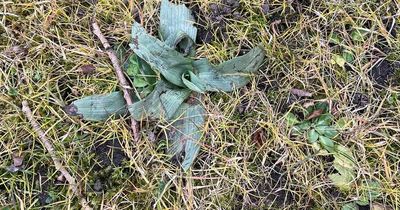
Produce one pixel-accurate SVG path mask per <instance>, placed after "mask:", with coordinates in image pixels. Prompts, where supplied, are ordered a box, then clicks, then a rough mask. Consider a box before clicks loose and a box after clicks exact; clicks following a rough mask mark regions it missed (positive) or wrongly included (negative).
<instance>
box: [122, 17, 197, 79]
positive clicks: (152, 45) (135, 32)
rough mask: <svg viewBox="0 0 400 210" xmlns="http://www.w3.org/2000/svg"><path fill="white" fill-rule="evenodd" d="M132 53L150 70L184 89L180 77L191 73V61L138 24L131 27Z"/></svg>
mask: <svg viewBox="0 0 400 210" xmlns="http://www.w3.org/2000/svg"><path fill="white" fill-rule="evenodd" d="M129 46H130V47H131V49H132V50H133V52H134V53H135V54H136V55H137V56H139V57H140V58H141V59H143V60H144V61H145V62H147V63H148V64H149V65H150V66H151V68H152V69H154V70H158V71H159V72H160V73H161V74H162V75H163V76H164V77H165V79H166V80H167V81H168V82H170V83H172V84H174V85H177V86H180V87H185V84H184V83H183V81H182V75H183V74H184V73H186V72H187V71H193V65H192V60H191V59H189V58H185V57H184V56H183V55H182V54H180V53H179V52H177V51H176V50H174V49H173V48H171V47H169V46H168V45H166V44H165V43H164V42H162V41H160V40H158V39H156V38H154V37H152V36H151V35H149V34H148V33H147V32H146V30H145V29H144V28H143V27H142V26H140V24H138V23H134V24H133V26H132V43H131V44H130V45H129Z"/></svg>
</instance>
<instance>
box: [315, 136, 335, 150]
mask: <svg viewBox="0 0 400 210" xmlns="http://www.w3.org/2000/svg"><path fill="white" fill-rule="evenodd" d="M319 142H320V143H321V145H322V147H323V148H324V149H326V150H328V152H333V151H334V148H335V144H334V142H333V141H332V140H331V139H330V138H327V137H325V136H323V135H319Z"/></svg>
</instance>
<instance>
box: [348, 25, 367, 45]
mask: <svg viewBox="0 0 400 210" xmlns="http://www.w3.org/2000/svg"><path fill="white" fill-rule="evenodd" d="M367 34H368V30H367V29H364V28H356V29H354V30H353V31H352V32H351V35H350V36H351V39H353V41H356V42H364V41H365V39H366V37H367Z"/></svg>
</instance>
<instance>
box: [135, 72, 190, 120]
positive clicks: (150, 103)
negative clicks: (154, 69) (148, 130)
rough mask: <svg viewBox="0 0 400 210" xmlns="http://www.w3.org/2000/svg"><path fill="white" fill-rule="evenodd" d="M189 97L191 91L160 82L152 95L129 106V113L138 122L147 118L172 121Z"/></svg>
mask: <svg viewBox="0 0 400 210" xmlns="http://www.w3.org/2000/svg"><path fill="white" fill-rule="evenodd" d="M189 95H190V90H188V89H181V88H177V87H174V86H173V85H171V84H168V83H167V82H165V81H163V80H160V81H159V82H158V83H157V85H156V87H155V89H154V90H153V92H152V93H150V95H148V96H147V97H146V98H144V99H143V100H141V101H139V102H136V103H134V104H132V105H131V106H129V112H130V113H131V115H132V116H133V118H134V119H135V120H138V121H139V120H143V119H146V118H148V119H150V120H157V119H164V120H170V119H172V117H173V116H174V114H175V112H176V111H177V110H178V108H179V106H180V105H181V104H182V103H183V101H185V99H186V98H188V97H189Z"/></svg>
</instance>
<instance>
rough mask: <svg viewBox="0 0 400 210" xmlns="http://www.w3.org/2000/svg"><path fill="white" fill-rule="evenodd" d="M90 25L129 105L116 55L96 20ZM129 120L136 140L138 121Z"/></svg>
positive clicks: (127, 86) (129, 96)
mask: <svg viewBox="0 0 400 210" xmlns="http://www.w3.org/2000/svg"><path fill="white" fill-rule="evenodd" d="M92 27H93V33H94V34H95V35H96V36H97V37H98V38H99V40H100V42H101V44H102V45H103V47H104V49H105V51H106V53H107V55H108V57H109V58H110V60H111V63H112V65H113V67H114V69H115V74H116V75H117V79H118V83H119V85H120V87H121V89H122V92H123V93H124V98H125V101H126V104H127V105H128V106H130V105H132V104H133V99H132V97H131V94H130V85H129V83H128V81H127V80H126V78H125V75H124V72H123V71H122V69H121V65H120V63H119V60H118V58H117V55H116V54H115V52H114V50H113V49H112V48H111V45H110V44H109V43H108V41H107V39H106V38H105V37H104V35H103V34H102V33H101V30H100V27H99V25H98V24H97V22H96V21H93V22H92ZM130 120H131V129H132V134H133V138H134V140H135V141H138V140H139V129H138V123H137V122H136V120H135V119H133V117H131V119H130Z"/></svg>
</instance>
